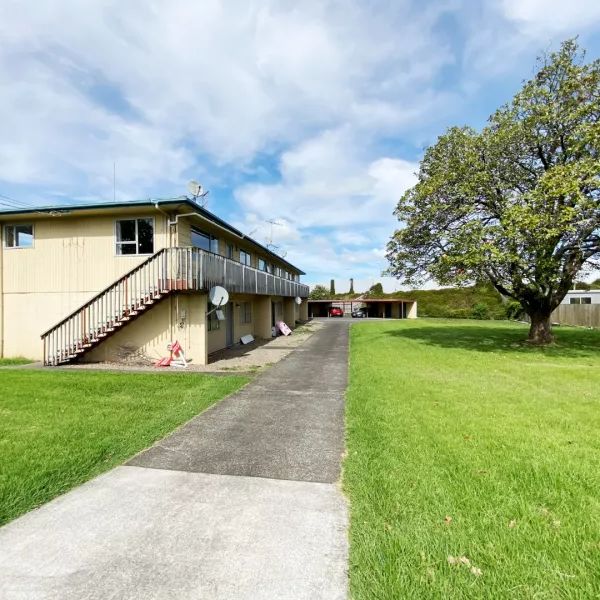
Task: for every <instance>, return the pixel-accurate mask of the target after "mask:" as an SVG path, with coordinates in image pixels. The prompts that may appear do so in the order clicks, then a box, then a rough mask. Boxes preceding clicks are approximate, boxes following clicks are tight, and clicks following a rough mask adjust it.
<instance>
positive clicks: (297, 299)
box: [296, 296, 302, 306]
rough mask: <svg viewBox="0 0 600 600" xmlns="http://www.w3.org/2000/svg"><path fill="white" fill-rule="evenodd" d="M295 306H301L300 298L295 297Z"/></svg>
mask: <svg viewBox="0 0 600 600" xmlns="http://www.w3.org/2000/svg"><path fill="white" fill-rule="evenodd" d="M296 304H297V305H298V306H300V304H302V298H300V296H296Z"/></svg>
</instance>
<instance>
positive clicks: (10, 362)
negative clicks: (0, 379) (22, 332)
mask: <svg viewBox="0 0 600 600" xmlns="http://www.w3.org/2000/svg"><path fill="white" fill-rule="evenodd" d="M32 362H33V361H32V360H31V359H29V358H24V357H23V356H17V357H15V358H0V367H12V366H15V365H27V364H29V363H32Z"/></svg>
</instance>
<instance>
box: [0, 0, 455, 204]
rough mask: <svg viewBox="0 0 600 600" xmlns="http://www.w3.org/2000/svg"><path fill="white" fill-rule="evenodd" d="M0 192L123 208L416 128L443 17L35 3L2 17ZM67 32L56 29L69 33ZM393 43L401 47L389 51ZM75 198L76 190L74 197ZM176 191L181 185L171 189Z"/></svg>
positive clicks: (184, 0)
mask: <svg viewBox="0 0 600 600" xmlns="http://www.w3.org/2000/svg"><path fill="white" fill-rule="evenodd" d="M0 10H1V12H0V38H2V40H3V44H2V49H1V51H0V85H2V89H3V90H4V91H3V94H2V96H1V98H0V111H1V113H2V116H3V135H2V140H1V142H0V144H1V145H0V158H1V160H0V162H1V163H2V167H1V170H0V180H4V181H8V182H16V183H24V182H29V183H31V184H40V185H53V186H56V187H58V188H60V187H61V186H63V187H64V188H69V189H78V191H79V192H80V194H81V193H87V192H88V191H89V189H88V188H91V189H94V188H95V189H104V190H110V189H111V187H112V181H111V176H110V175H111V172H112V162H113V160H114V159H116V161H117V166H118V172H119V175H120V177H119V183H120V186H121V188H122V189H121V191H122V193H123V194H125V195H130V194H132V195H136V196H139V195H140V193H141V192H144V191H146V190H149V191H152V190H153V189H156V186H157V185H158V183H159V182H173V183H174V182H179V183H181V180H182V178H183V174H184V172H185V171H186V170H190V169H191V168H195V169H199V168H201V164H202V162H203V161H202V159H200V158H199V157H205V159H208V160H209V161H210V162H212V163H213V164H221V165H235V168H238V169H239V168H241V167H243V166H244V165H245V164H248V163H250V162H251V161H253V160H254V159H255V158H256V156H257V153H260V152H264V151H267V152H272V151H273V150H275V151H277V149H281V148H285V147H287V146H289V145H298V144H300V143H301V142H302V140H304V139H305V138H306V136H307V134H308V135H314V134H315V133H316V132H318V131H321V130H323V129H336V128H338V127H340V126H341V125H342V124H345V123H350V122H351V123H352V127H353V128H355V129H356V130H363V131H367V132H368V135H370V136H376V135H377V134H378V132H381V131H384V130H386V129H389V128H390V127H393V128H395V131H396V132H398V131H399V130H400V129H402V128H403V127H414V120H415V119H417V118H418V117H419V116H420V115H423V114H424V111H426V110H427V109H429V108H431V107H432V106H435V105H436V102H439V99H438V97H437V95H436V94H433V93H432V91H431V89H430V80H431V77H432V76H434V75H435V74H436V72H438V70H439V69H440V68H442V67H443V66H444V65H445V64H447V63H448V62H451V61H452V55H451V53H450V52H449V51H448V49H447V48H445V47H444V46H443V44H442V45H440V44H439V43H438V42H436V41H435V40H434V36H433V31H432V29H433V27H434V26H435V23H436V21H437V19H438V17H439V15H440V14H442V13H443V12H444V11H445V10H446V8H445V3H441V4H440V5H439V6H438V7H436V8H431V9H427V10H422V9H421V10H415V9H414V8H413V7H412V6H411V2H409V0H401V1H399V2H396V3H394V4H393V5H389V6H387V7H386V10H376V11H374V10H371V7H370V6H368V5H362V4H355V5H351V4H348V5H345V6H344V10H340V5H339V4H338V3H336V2H320V1H316V0H315V1H312V2H304V3H302V4H301V5H297V6H296V7H294V6H293V5H288V4H286V3H284V2H280V1H278V0H272V1H268V2H263V1H260V2H259V1H256V2H246V1H242V0H237V1H234V0H232V1H231V2H227V3H225V2H219V1H217V0H206V1H203V2H193V1H192V0H173V1H172V2H169V3H165V4H162V3H158V4H152V3H148V2H143V1H141V0H138V1H132V2H126V3H123V2H100V1H96V2H85V3H81V2H76V1H74V0H61V1H59V0H54V1H52V0H47V1H45V2H44V1H40V2H39V3H37V4H36V9H35V10H31V7H30V6H27V5H26V3H4V4H3V6H2V9H0ZM67 24H68V25H67ZM400 40H401V42H400ZM81 186H84V187H85V188H86V189H84V190H81V189H79V188H81ZM178 189H180V188H178Z"/></svg>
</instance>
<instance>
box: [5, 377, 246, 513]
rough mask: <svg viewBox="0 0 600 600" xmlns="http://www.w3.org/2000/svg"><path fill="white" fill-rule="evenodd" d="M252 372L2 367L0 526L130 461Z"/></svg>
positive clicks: (234, 386) (234, 387)
mask: <svg viewBox="0 0 600 600" xmlns="http://www.w3.org/2000/svg"><path fill="white" fill-rule="evenodd" d="M246 382H247V378H245V377H235V376H231V377H230V376H227V377H213V376H208V375H195V374H191V373H185V374H183V373H182V374H164V375H159V374H152V373H150V374H138V373H135V374H131V373H98V372H85V373H83V372H78V373H74V372H64V371H38V370H17V369H13V370H10V369H5V370H2V372H0V525H1V524H3V523H6V522H7V521H9V520H11V519H14V518H15V517H17V516H19V515H21V514H22V513H24V512H26V511H28V510H31V509H32V508H34V507H36V506H39V505H40V504H43V503H44V502H47V501H48V500H50V499H52V498H54V497H55V496H57V495H59V494H62V493H64V492H66V491H67V490H69V489H71V488H72V487H74V486H76V485H78V484H80V483H83V482H84V481H86V480H88V479H90V478H91V477H94V476H95V475H98V474H99V473H102V472H103V471H106V470H107V469H109V468H111V467H113V466H115V465H118V464H120V463H122V462H124V461H125V460H126V459H128V458H129V457H131V456H132V455H134V454H135V453H136V452H138V451H140V450H142V449H144V448H146V447H147V446H149V445H151V444H152V443H153V442H154V441H155V440H157V439H160V438H161V437H163V436H165V435H166V434H168V433H169V432H170V431H172V430H173V429H175V428H176V427H177V426H178V425H180V424H182V423H184V422H185V421H187V420H189V419H190V418H192V417H193V416H194V415H196V414H198V413H200V412H201V411H203V410H204V409H205V408H207V407H209V406H210V405H211V404H213V403H215V402H216V401H218V400H220V399H221V398H223V397H224V396H226V395H227V394H230V393H232V392H234V391H235V390H237V389H238V388H240V387H241V386H242V385H244V384H245V383H246Z"/></svg>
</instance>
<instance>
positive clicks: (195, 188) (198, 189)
mask: <svg viewBox="0 0 600 600" xmlns="http://www.w3.org/2000/svg"><path fill="white" fill-rule="evenodd" d="M187 189H188V192H189V193H190V194H191V195H192V198H193V200H194V202H196V203H197V204H200V206H205V205H206V200H204V198H206V196H208V193H209V190H206V191H204V188H203V187H202V185H201V184H199V183H198V182H197V181H195V180H194V179H192V180H191V181H190V182H189V183H188V185H187ZM198 198H202V200H201V201H198Z"/></svg>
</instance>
